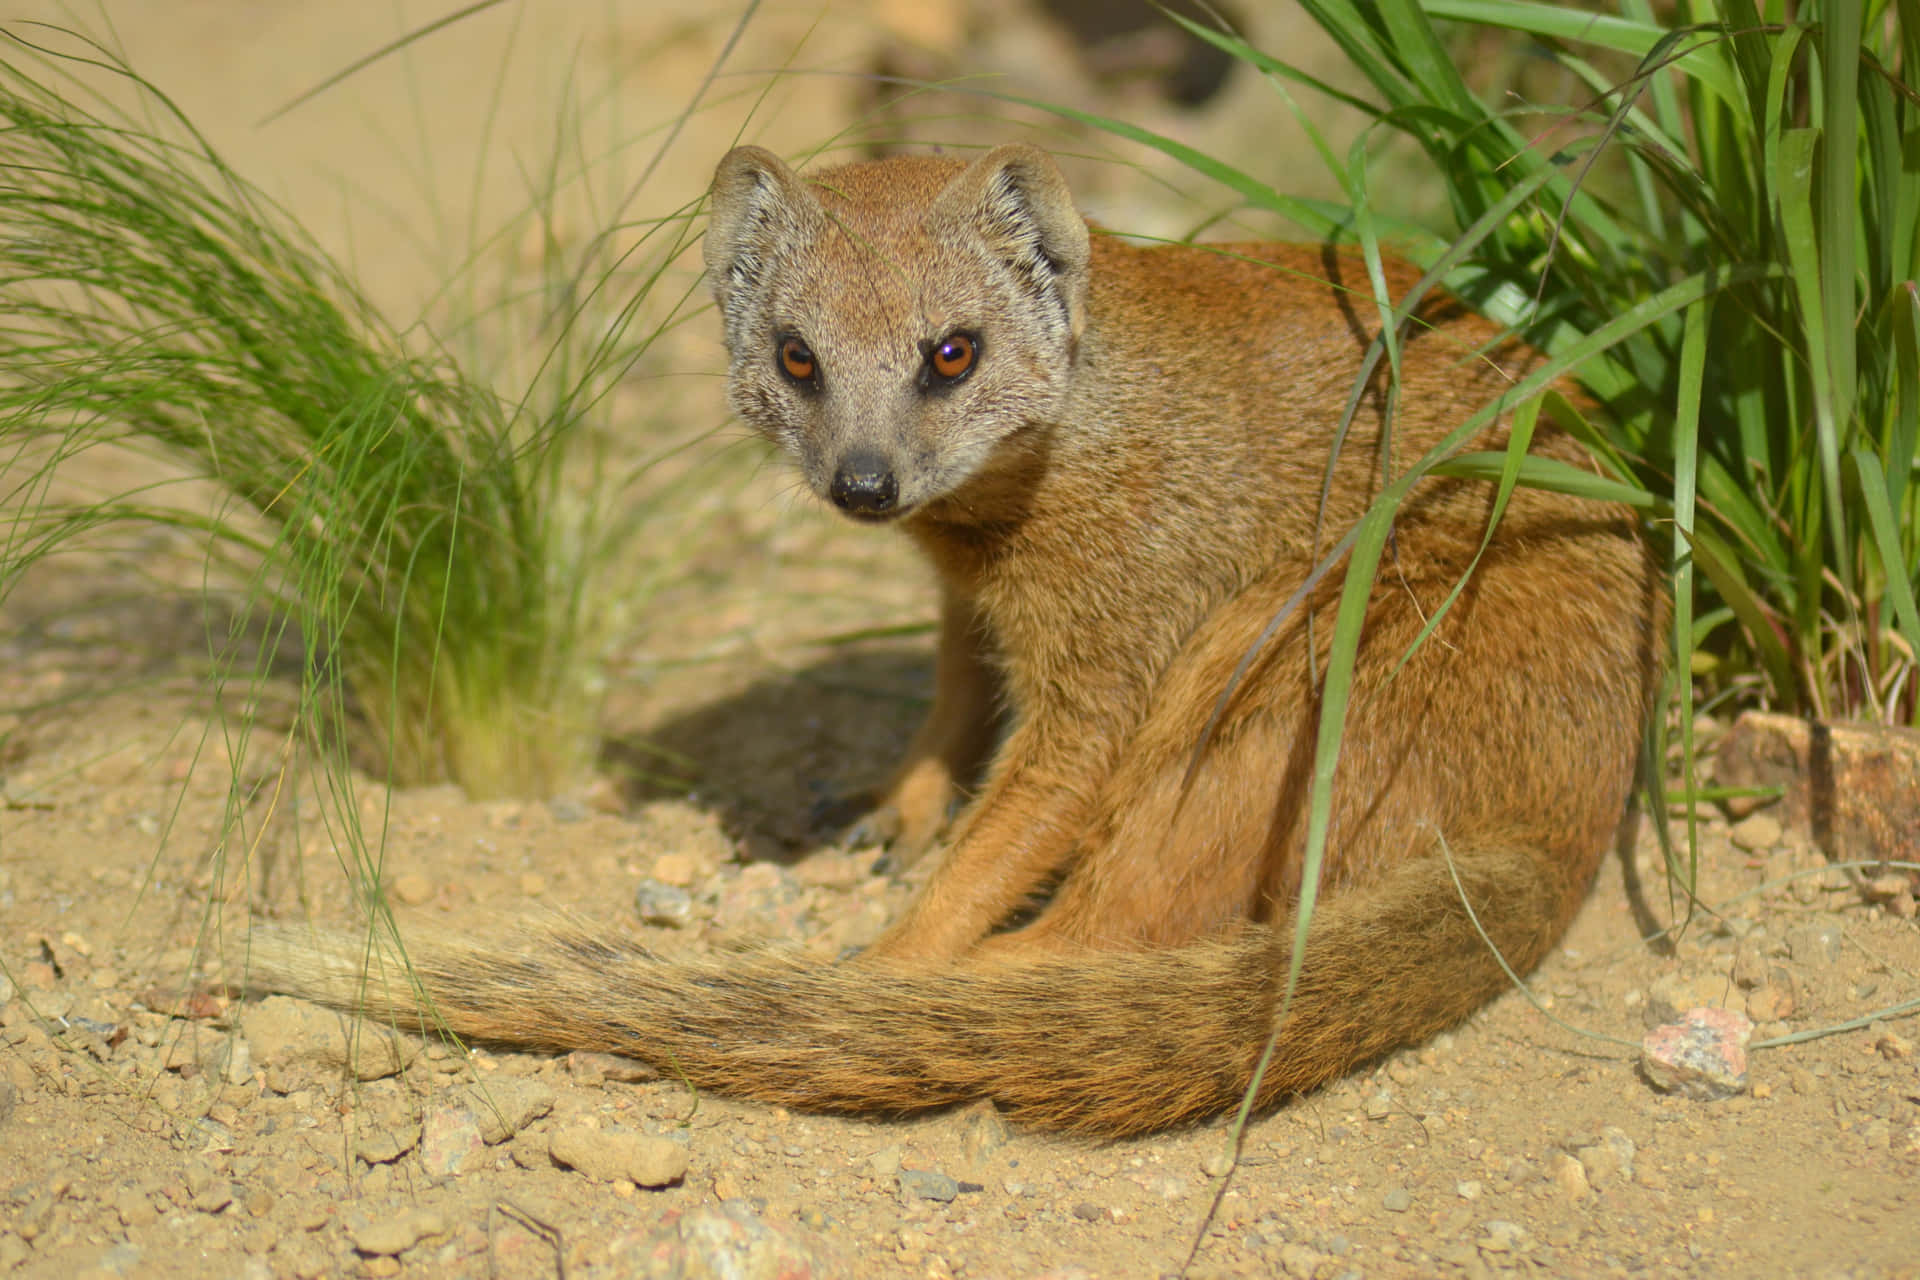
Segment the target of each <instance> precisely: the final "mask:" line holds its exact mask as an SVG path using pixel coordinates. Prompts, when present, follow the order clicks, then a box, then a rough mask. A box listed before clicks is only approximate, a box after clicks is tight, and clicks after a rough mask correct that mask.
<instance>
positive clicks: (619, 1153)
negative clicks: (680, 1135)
mask: <svg viewBox="0 0 1920 1280" xmlns="http://www.w3.org/2000/svg"><path fill="white" fill-rule="evenodd" d="M547 1154H549V1155H550V1156H552V1157H553V1159H554V1161H555V1162H556V1163H558V1164H563V1165H566V1166H567V1167H568V1168H569V1169H576V1170H578V1171H579V1172H581V1173H584V1174H586V1175H587V1176H588V1177H589V1178H592V1179H593V1180H594V1181H596V1182H612V1181H614V1180H615V1179H618V1178H625V1179H627V1180H628V1181H630V1182H633V1183H634V1184H636V1185H638V1186H642V1187H666V1186H671V1185H672V1184H674V1183H676V1182H678V1181H680V1180H681V1179H682V1178H684V1177H686V1174H687V1167H688V1165H689V1164H690V1163H691V1162H692V1156H691V1154H690V1153H689V1151H688V1150H687V1148H686V1147H685V1146H684V1145H682V1144H681V1143H678V1142H675V1141H673V1139H671V1138H655V1137H649V1136H647V1135H646V1134H640V1133H627V1132H625V1131H622V1130H612V1131H609V1132H603V1131H600V1130H594V1129H588V1128H584V1127H572V1128H565V1129H556V1130H555V1131H554V1134H553V1136H552V1137H551V1138H550V1139H548V1141H547Z"/></svg>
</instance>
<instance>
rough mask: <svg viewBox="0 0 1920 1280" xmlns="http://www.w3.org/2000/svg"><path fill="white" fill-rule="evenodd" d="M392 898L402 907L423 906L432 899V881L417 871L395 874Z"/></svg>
mask: <svg viewBox="0 0 1920 1280" xmlns="http://www.w3.org/2000/svg"><path fill="white" fill-rule="evenodd" d="M393 899H394V901H395V902H398V903H399V904H400V905H401V906H404V907H424V906H426V905H427V903H429V902H432V901H433V881H432V880H430V879H428V878H427V877H426V876H423V875H421V874H420V873H419V872H417V871H409V872H408V873H407V874H406V875H403V876H395V877H394V880H393Z"/></svg>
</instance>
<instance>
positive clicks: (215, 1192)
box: [190, 1180, 233, 1213]
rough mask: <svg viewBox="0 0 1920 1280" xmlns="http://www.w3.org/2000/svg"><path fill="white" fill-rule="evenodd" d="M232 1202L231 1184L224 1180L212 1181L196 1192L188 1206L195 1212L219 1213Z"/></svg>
mask: <svg viewBox="0 0 1920 1280" xmlns="http://www.w3.org/2000/svg"><path fill="white" fill-rule="evenodd" d="M232 1203H233V1184H232V1183H231V1182H227V1181H225V1180H222V1181H219V1182H214V1183H211V1184H210V1185H208V1186H207V1187H206V1188H205V1189H204V1190H202V1191H200V1192H198V1193H196V1194H195V1195H194V1197H193V1200H192V1201H191V1202H190V1207H191V1208H192V1209H193V1210H194V1212H196V1213H219V1212H220V1211H221V1210H223V1209H225V1208H226V1207H227V1206H228V1205H230V1204H232Z"/></svg>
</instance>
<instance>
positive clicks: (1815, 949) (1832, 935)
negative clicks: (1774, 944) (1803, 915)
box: [1787, 920, 1845, 965]
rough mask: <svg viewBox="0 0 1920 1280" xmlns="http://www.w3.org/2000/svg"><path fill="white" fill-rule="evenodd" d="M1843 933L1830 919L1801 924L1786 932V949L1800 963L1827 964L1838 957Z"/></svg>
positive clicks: (1843, 936)
mask: <svg viewBox="0 0 1920 1280" xmlns="http://www.w3.org/2000/svg"><path fill="white" fill-rule="evenodd" d="M1844 942H1845V935H1843V934H1842V933H1841V932H1840V926H1839V925H1837V924H1835V923H1833V922H1832V921H1831V920H1822V921H1817V922H1815V923H1813V924H1803V925H1801V926H1800V927H1799V928H1797V929H1793V930H1791V931H1790V932H1789V933H1788V934H1787V951H1788V953H1789V954H1790V955H1792V957H1793V958H1794V959H1795V960H1797V961H1799V962H1800V963H1801V964H1816V965H1828V964H1833V963H1835V962H1837V961H1838V960H1839V959H1840V952H1841V949H1842V947H1843V945H1844Z"/></svg>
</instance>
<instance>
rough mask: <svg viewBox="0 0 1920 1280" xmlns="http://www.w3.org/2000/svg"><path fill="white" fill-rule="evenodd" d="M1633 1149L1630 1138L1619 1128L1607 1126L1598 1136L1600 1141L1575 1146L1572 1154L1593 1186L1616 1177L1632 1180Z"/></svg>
mask: <svg viewBox="0 0 1920 1280" xmlns="http://www.w3.org/2000/svg"><path fill="white" fill-rule="evenodd" d="M1635 1150H1636V1148H1635V1147H1634V1144H1633V1139H1632V1138H1629V1137H1628V1136H1627V1135H1626V1134H1625V1133H1623V1132H1621V1131H1620V1130H1619V1129H1613V1128H1609V1129H1608V1130H1607V1131H1606V1132H1605V1133H1603V1134H1602V1135H1601V1136H1600V1141H1598V1142H1594V1143H1589V1144H1586V1145H1584V1146H1581V1147H1578V1148H1576V1149H1575V1151H1574V1153H1573V1155H1574V1158H1575V1159H1576V1160H1578V1161H1579V1162H1580V1168H1581V1169H1582V1171H1584V1172H1585V1174H1586V1175H1587V1181H1588V1182H1589V1183H1590V1184H1592V1185H1593V1186H1604V1185H1606V1184H1607V1183H1608V1182H1611V1181H1613V1180H1614V1179H1616V1178H1618V1179H1622V1180H1627V1181H1631V1180H1632V1178H1633V1156H1634V1152H1635Z"/></svg>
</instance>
